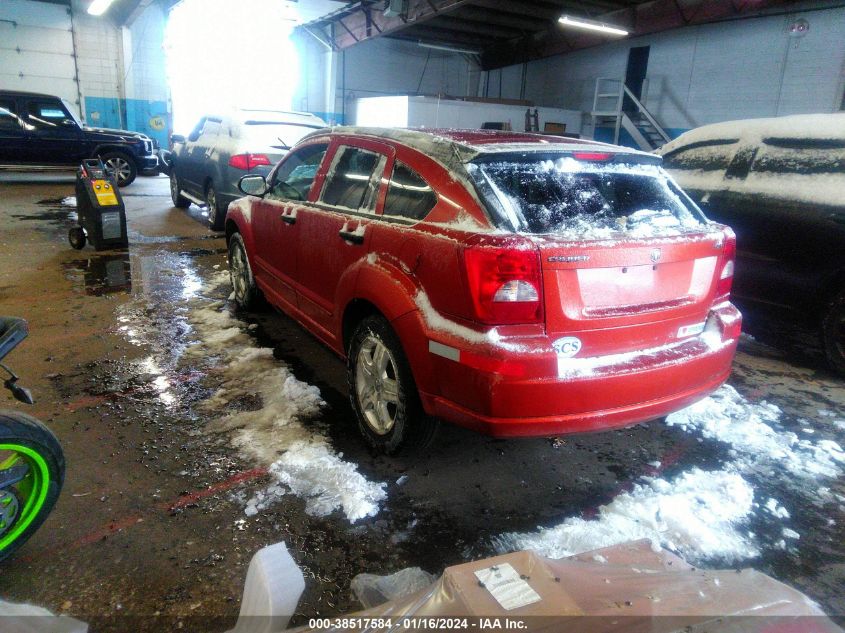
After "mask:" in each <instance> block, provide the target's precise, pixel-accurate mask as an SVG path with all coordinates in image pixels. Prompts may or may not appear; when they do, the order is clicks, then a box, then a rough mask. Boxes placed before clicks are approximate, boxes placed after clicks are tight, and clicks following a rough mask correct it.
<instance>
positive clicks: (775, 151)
mask: <svg viewBox="0 0 845 633" xmlns="http://www.w3.org/2000/svg"><path fill="white" fill-rule="evenodd" d="M752 171H753V172H769V173H772V174H802V175H808V174H842V173H843V172H845V141H842V140H839V139H814V138H764V139H763V143H762V145H761V146H760V152H759V153H758V155H757V160H756V161H754V165H753V167H752Z"/></svg>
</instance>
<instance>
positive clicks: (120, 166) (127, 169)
mask: <svg viewBox="0 0 845 633" xmlns="http://www.w3.org/2000/svg"><path fill="white" fill-rule="evenodd" d="M105 167H106V169H107V170H108V171H109V172H111V173H112V174H113V175H114V178H115V180H117V183H118V184H120V183H122V182H126V181H127V180H129V177H130V176H131V175H132V167H131V166H130V165H129V161H127V160H126V159H125V158H121V157H120V156H112V157H111V158H109V159H108V160H107V161H106V163H105Z"/></svg>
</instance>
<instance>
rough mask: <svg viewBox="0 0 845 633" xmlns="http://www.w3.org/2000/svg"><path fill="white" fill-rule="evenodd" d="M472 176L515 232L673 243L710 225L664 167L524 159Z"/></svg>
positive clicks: (480, 165) (492, 163)
mask: <svg viewBox="0 0 845 633" xmlns="http://www.w3.org/2000/svg"><path fill="white" fill-rule="evenodd" d="M468 171H469V173H470V176H471V178H472V179H473V180H474V182H475V184H476V187H477V189H478V192H479V194H480V196H481V198H482V200H484V202H485V203H486V206H487V208H488V211H489V212H490V215H491V216H492V220H493V221H494V223H495V224H496V225H497V226H498V227H499V228H502V229H506V230H509V231H514V232H519V233H536V234H550V233H551V234H560V235H563V236H566V237H568V238H573V239H579V238H580V239H604V238H613V237H618V236H623V235H624V236H629V237H650V236H659V235H672V234H678V233H681V232H687V231H699V230H701V229H702V228H703V227H704V225H705V224H706V220H705V218H704V217H703V216H702V215H701V212H700V211H699V210H698V208H697V207H696V206H695V204H694V203H693V202H692V201H691V200H690V199H689V198H688V197H687V196H686V194H684V193H683V192H682V191H681V190H680V189H679V188H678V187H677V186H676V185H675V184H674V183H673V182H672V181H671V179H670V178H669V177H668V176H667V175H666V173H665V172H664V171H663V170H662V169H661V168H660V167H659V166H657V165H646V164H625V163H616V162H614V163H611V164H601V163H587V162H582V161H578V160H575V159H573V158H571V157H566V156H557V157H546V158H540V157H537V158H535V157H525V156H521V157H515V158H512V159H508V160H501V159H498V158H497V159H488V160H482V161H476V162H473V163H470V164H469V165H468Z"/></svg>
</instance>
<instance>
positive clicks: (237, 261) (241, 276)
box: [229, 245, 249, 302]
mask: <svg viewBox="0 0 845 633" xmlns="http://www.w3.org/2000/svg"><path fill="white" fill-rule="evenodd" d="M229 275H230V276H231V277H232V287H233V288H234V289H235V299H236V300H237V301H238V302H243V299H244V297H246V293H247V290H248V289H249V268H248V267H247V263H246V257H245V255H244V251H243V249H242V248H241V247H240V245H237V246H235V247H234V248H233V249H232V258H231V261H230V262H229Z"/></svg>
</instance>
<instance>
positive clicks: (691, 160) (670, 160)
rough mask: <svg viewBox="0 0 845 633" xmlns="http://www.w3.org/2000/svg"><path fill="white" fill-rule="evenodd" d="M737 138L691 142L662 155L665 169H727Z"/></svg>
mask: <svg viewBox="0 0 845 633" xmlns="http://www.w3.org/2000/svg"><path fill="white" fill-rule="evenodd" d="M737 142H738V139H725V140H716V141H705V142H701V143H691V144H689V145H686V146H684V147H681V148H680V149H676V150H675V151H673V152H669V153H668V154H666V155H664V156H663V166H664V167H666V168H667V169H701V170H704V171H717V170H722V169H727V168H728V165H730V163H731V160H732V159H733V155H734V152H735V151H736V144H737Z"/></svg>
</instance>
